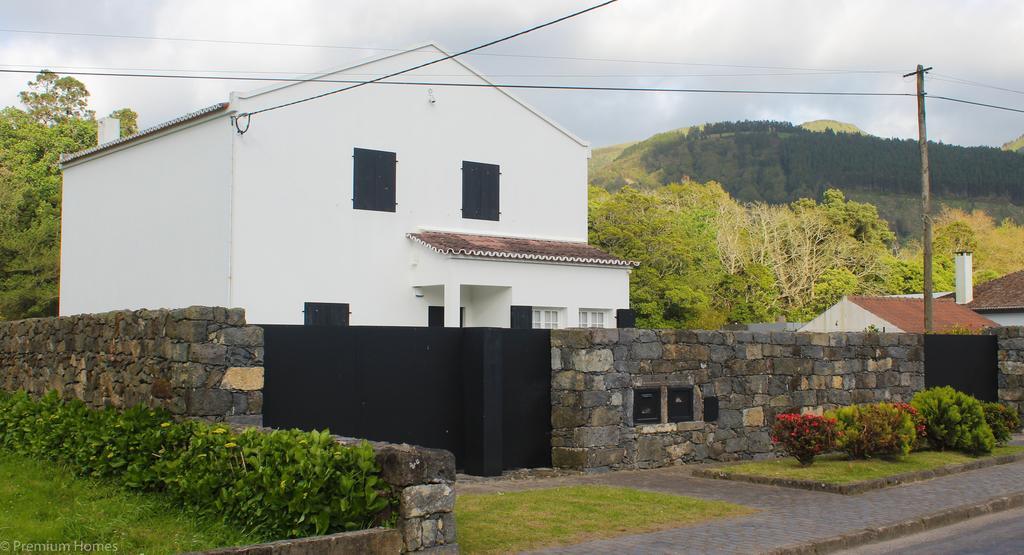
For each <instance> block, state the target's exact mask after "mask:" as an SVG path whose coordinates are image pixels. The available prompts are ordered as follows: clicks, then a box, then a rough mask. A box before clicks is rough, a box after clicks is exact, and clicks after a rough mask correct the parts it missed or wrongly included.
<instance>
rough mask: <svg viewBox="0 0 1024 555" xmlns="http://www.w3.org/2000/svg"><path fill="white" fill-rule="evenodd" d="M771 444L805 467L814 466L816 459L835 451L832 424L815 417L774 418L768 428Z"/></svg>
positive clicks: (781, 415)
mask: <svg viewBox="0 0 1024 555" xmlns="http://www.w3.org/2000/svg"><path fill="white" fill-rule="evenodd" d="M772 443H775V444H777V445H779V446H780V447H781V448H782V450H783V451H785V452H786V454H787V455H790V456H792V457H795V458H796V460H797V461H799V462H800V464H801V465H804V466H807V465H809V464H811V463H813V462H814V457H815V456H816V455H820V454H822V453H825V452H827V451H831V450H832V449H834V448H835V445H836V421H835V419H834V418H827V417H823V416H818V415H816V414H794V413H783V414H779V415H776V416H775V422H774V423H773V424H772Z"/></svg>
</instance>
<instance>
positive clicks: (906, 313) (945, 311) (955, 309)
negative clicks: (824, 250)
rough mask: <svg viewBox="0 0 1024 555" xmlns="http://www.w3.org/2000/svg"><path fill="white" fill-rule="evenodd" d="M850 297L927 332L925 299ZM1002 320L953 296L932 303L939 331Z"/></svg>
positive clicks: (891, 320) (904, 325)
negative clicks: (972, 308) (994, 319)
mask: <svg viewBox="0 0 1024 555" xmlns="http://www.w3.org/2000/svg"><path fill="white" fill-rule="evenodd" d="M849 299H850V301H851V302H853V303H854V304H857V305H858V306H860V307H861V308H863V309H864V310H867V311H868V312H870V313H872V314H874V315H875V316H878V317H879V318H881V319H883V320H885V321H887V322H889V323H891V324H892V325H894V326H896V327H898V328H900V329H901V330H903V331H905V332H907V333H924V299H907V298H900V297H861V296H855V295H851V296H850V297H849ZM995 327H999V324H997V323H995V322H993V321H992V320H989V319H988V318H986V317H984V316H982V315H981V314H978V313H977V312H975V311H973V310H971V309H969V308H967V307H966V306H964V305H959V304H956V303H955V302H954V301H953V300H952V299H935V301H934V302H933V303H932V328H933V329H934V330H935V331H938V332H944V331H950V330H952V329H953V328H968V329H971V330H975V331H980V330H982V329H985V328H995Z"/></svg>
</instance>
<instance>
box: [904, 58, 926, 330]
mask: <svg viewBox="0 0 1024 555" xmlns="http://www.w3.org/2000/svg"><path fill="white" fill-rule="evenodd" d="M931 69H932V68H930V67H927V68H926V67H924V66H923V65H921V64H918V65H917V71H912V72H910V73H907V74H906V75H904V77H910V76H911V75H916V76H917V131H918V142H919V143H920V148H921V218H922V220H923V222H924V331H925V332H926V333H927V332H930V331H932V194H931V184H930V182H929V181H928V131H927V130H926V127H925V121H924V74H925V73H927V72H928V71H930V70H931Z"/></svg>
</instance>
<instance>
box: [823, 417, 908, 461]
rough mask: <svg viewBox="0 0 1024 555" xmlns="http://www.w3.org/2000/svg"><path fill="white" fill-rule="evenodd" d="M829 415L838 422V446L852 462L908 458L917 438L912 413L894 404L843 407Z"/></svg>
mask: <svg viewBox="0 0 1024 555" xmlns="http://www.w3.org/2000/svg"><path fill="white" fill-rule="evenodd" d="M829 416H831V417H833V418H835V419H836V430H837V432H838V438H837V441H836V446H837V447H838V448H839V450H840V451H843V452H845V453H846V454H847V455H849V456H850V458H852V459H867V458H871V457H878V456H882V455H906V454H908V453H910V449H911V448H912V447H913V446H914V442H915V440H916V438H917V430H916V429H915V426H914V419H913V417H912V416H911V414H910V413H909V412H907V411H905V410H902V409H901V408H900V407H898V406H896V405H893V404H891V403H876V404H871V405H852V406H849V407H841V408H838V409H836V410H834V411H830V412H829Z"/></svg>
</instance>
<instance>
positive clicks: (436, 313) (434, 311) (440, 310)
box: [427, 306, 444, 328]
mask: <svg viewBox="0 0 1024 555" xmlns="http://www.w3.org/2000/svg"><path fill="white" fill-rule="evenodd" d="M427 327H428V328H443V327H444V307H443V306H428V307H427Z"/></svg>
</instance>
